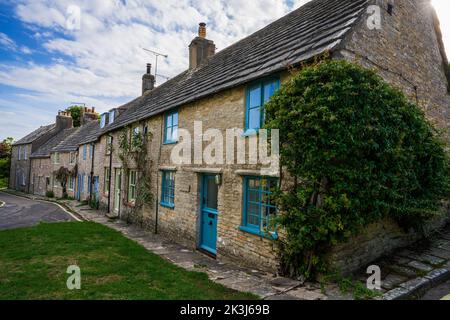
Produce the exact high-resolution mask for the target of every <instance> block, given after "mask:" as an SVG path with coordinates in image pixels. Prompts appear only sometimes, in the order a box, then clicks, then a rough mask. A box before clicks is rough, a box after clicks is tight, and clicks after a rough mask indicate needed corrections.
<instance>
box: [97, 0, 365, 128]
mask: <svg viewBox="0 0 450 320" xmlns="http://www.w3.org/2000/svg"><path fill="white" fill-rule="evenodd" d="M367 4H368V0H313V1H311V2H309V3H307V4H305V5H304V6H302V7H300V8H299V9H297V10H295V11H293V12H292V13H290V14H288V15H286V16H284V17H282V18H281V19H279V20H277V21H275V22H273V23H272V24H270V25H268V26H266V27H265V28H263V29H261V30H260V31H257V32H256V33H254V34H252V35H250V36H249V37H247V38H245V39H243V40H241V41H239V42H237V43H236V44H234V45H231V46H230V47H228V48H226V49H223V50H222V51H220V52H218V53H217V54H215V55H214V56H212V57H211V58H209V59H208V60H207V61H206V62H205V63H204V64H202V65H201V66H200V67H199V68H197V69H195V70H187V71H185V72H183V73H181V74H180V75H178V76H176V77H175V78H173V79H171V80H169V81H167V82H166V83H164V84H163V85H161V86H159V87H157V88H155V89H154V90H152V91H149V92H147V93H146V94H145V95H144V96H142V97H140V98H137V99H136V100H133V101H132V102H130V104H131V105H132V106H131V107H130V108H129V109H128V110H127V111H125V112H124V113H122V114H121V115H120V116H119V117H117V119H116V121H115V122H114V123H113V124H111V125H109V126H107V127H106V128H105V130H102V132H100V134H103V133H106V132H108V131H112V130H115V129H118V128H120V127H123V126H126V125H128V124H131V123H133V122H136V121H139V120H143V119H146V118H149V117H151V116H153V115H156V114H159V113H161V112H165V111H167V110H169V109H172V108H176V107H178V106H180V105H183V104H187V103H189V102H193V101H196V100H198V99H200V98H204V97H206V96H208V95H211V94H214V93H217V92H219V91H222V90H225V89H229V88H232V87H235V86H238V85H241V84H244V83H247V82H249V81H252V80H255V79H257V78H260V77H263V76H266V75H269V74H273V73H275V72H278V71H281V70H285V69H286V68H287V67H289V66H291V65H295V64H298V63H300V62H302V61H305V60H307V59H310V58H312V57H314V56H317V55H319V54H321V53H324V52H326V51H328V50H332V49H334V48H336V47H337V46H338V45H339V44H340V43H341V41H342V40H343V39H344V37H345V36H346V35H347V33H348V32H349V31H350V30H351V28H352V27H353V26H354V25H355V23H356V22H357V21H358V19H359V17H361V16H362V14H363V13H364V12H365V9H366V7H367Z"/></svg>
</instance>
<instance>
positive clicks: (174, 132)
mask: <svg viewBox="0 0 450 320" xmlns="http://www.w3.org/2000/svg"><path fill="white" fill-rule="evenodd" d="M172 141H178V126H176V127H173V128H172Z"/></svg>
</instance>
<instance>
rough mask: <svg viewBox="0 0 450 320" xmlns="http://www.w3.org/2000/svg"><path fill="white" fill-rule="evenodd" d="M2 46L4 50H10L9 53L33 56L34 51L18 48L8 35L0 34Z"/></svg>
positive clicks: (23, 47)
mask: <svg viewBox="0 0 450 320" xmlns="http://www.w3.org/2000/svg"><path fill="white" fill-rule="evenodd" d="M0 44H1V45H2V47H3V49H6V50H9V51H14V52H17V51H20V52H22V53H24V54H31V53H32V50H31V49H30V48H28V47H25V46H18V45H17V44H16V42H14V40H12V39H11V38H10V37H8V35H6V34H4V33H2V32H0Z"/></svg>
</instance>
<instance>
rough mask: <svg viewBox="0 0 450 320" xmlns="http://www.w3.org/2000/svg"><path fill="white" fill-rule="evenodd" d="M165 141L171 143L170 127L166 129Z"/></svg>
mask: <svg viewBox="0 0 450 320" xmlns="http://www.w3.org/2000/svg"><path fill="white" fill-rule="evenodd" d="M166 141H172V127H170V128H167V129H166Z"/></svg>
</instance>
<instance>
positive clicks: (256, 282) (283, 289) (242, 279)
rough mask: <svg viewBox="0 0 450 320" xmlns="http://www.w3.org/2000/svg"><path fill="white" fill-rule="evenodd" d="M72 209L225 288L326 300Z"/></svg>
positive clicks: (309, 287) (316, 292)
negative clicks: (201, 273) (202, 273)
mask: <svg viewBox="0 0 450 320" xmlns="http://www.w3.org/2000/svg"><path fill="white" fill-rule="evenodd" d="M67 205H68V206H70V207H71V209H72V210H75V211H76V212H78V213H80V214H81V215H82V216H83V217H84V218H85V219H86V220H91V221H94V222H97V223H100V224H103V225H105V226H107V227H110V228H112V229H114V230H117V231H119V232H121V233H122V234H123V235H124V236H126V237H127V238H129V239H131V240H134V241H136V242H137V243H139V244H141V245H142V246H143V247H144V248H146V249H147V250H149V251H151V252H153V253H155V254H157V255H160V256H161V257H163V258H165V259H167V260H168V261H170V262H172V263H174V264H176V265H178V266H180V267H182V268H184V269H186V270H189V271H199V272H205V273H206V274H207V275H208V277H209V278H210V279H211V280H212V281H214V282H217V283H220V284H222V285H224V286H226V287H228V288H231V289H234V290H237V291H243V292H251V293H253V294H256V295H258V296H260V297H262V298H263V299H282V300H286V299H287V300H325V299H328V298H327V296H326V295H324V294H323V293H322V292H321V290H320V288H319V286H316V285H314V284H308V283H307V284H302V283H301V282H299V281H296V280H292V279H288V278H283V277H274V276H273V275H271V274H268V273H266V272H264V271H261V270H255V269H248V268H245V267H242V266H238V265H234V264H231V263H224V262H219V261H217V260H215V259H212V258H210V257H208V256H206V255H204V254H202V253H200V252H198V251H193V250H190V249H187V248H185V247H183V246H181V245H179V244H176V243H174V242H171V241H169V240H167V239H165V238H164V237H162V236H160V235H155V234H153V233H151V232H149V231H146V230H143V229H141V228H139V227H138V226H136V225H128V224H127V223H126V222H124V221H120V220H114V219H110V218H108V217H106V216H104V215H102V214H101V213H100V212H99V211H95V210H91V209H90V208H89V207H87V206H84V207H77V206H76V202H72V203H70V202H68V203H67Z"/></svg>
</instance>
